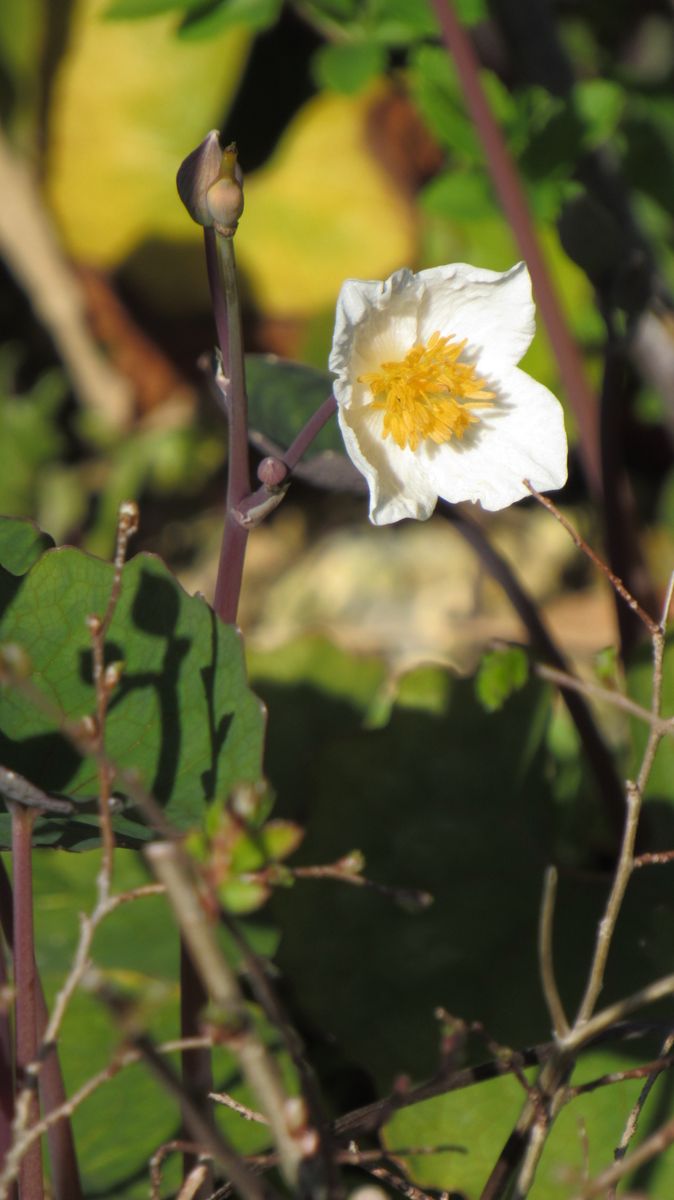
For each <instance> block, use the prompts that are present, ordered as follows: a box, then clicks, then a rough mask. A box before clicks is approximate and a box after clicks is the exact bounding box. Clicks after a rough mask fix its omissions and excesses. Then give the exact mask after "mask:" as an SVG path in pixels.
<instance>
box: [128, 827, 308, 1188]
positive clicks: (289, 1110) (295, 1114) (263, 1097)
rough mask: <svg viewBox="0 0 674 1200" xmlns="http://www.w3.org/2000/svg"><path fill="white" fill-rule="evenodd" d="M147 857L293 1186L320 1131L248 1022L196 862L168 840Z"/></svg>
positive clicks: (150, 848)
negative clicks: (203, 900) (290, 1092)
mask: <svg viewBox="0 0 674 1200" xmlns="http://www.w3.org/2000/svg"><path fill="white" fill-rule="evenodd" d="M145 856H146V858H147V860H148V862H149V864H150V866H151V867H152V869H153V871H154V872H155V873H156V875H157V877H158V878H159V880H160V881H161V883H163V884H164V886H165V887H166V891H167V894H168V898H169V901H170V903H171V906H172V908H173V912H174V915H175V917H176V920H177V922H178V926H179V929H180V932H181V936H182V937H183V939H184V941H185V944H186V946H187V947H188V949H189V953H190V957H191V958H192V960H193V962H194V965H195V967H196V969H197V971H198V973H199V976H200V977H201V980H202V982H203V984H204V988H205V990H206V992H207V993H208V995H209V996H210V997H211V1000H212V1002H213V1005H214V1012H215V1013H216V1014H217V1015H215V1016H214V1021H215V1023H216V1024H217V1026H218V1027H219V1036H221V1037H222V1040H223V1042H224V1043H225V1044H227V1045H228V1047H229V1048H230V1049H231V1050H232V1053H233V1054H234V1055H235V1057H236V1058H237V1059H238V1062H239V1065H240V1067H241V1070H242V1072H243V1075H244V1078H245V1079H246V1080H247V1082H248V1084H249V1086H250V1087H251V1089H252V1091H253V1093H254V1095H255V1096H256V1097H257V1100H258V1102H259V1104H260V1106H261V1108H262V1110H263V1112H264V1114H265V1116H266V1117H267V1119H268V1121H269V1125H270V1128H271V1132H272V1135H273V1138H274V1142H275V1144H276V1146H277V1147H278V1150H279V1155H280V1161H281V1168H282V1172H283V1175H284V1177H285V1178H286V1180H287V1181H288V1183H290V1184H291V1186H293V1187H297V1184H298V1179H299V1175H300V1172H301V1170H302V1169H303V1166H304V1164H305V1163H306V1162H307V1160H309V1159H313V1158H315V1157H316V1154H317V1151H318V1148H319V1138H318V1133H317V1132H316V1130H315V1129H313V1128H311V1127H310V1125H309V1124H308V1112H307V1108H306V1105H305V1104H304V1101H303V1100H302V1099H300V1098H291V1097H290V1096H289V1095H288V1093H287V1092H286V1090H285V1087H284V1084H283V1081H282V1079H281V1075H280V1072H279V1069H278V1067H277V1064H276V1062H275V1060H274V1059H273V1058H272V1056H271V1054H270V1053H269V1051H268V1050H267V1048H266V1046H265V1045H264V1043H263V1042H262V1039H261V1038H260V1036H259V1035H258V1033H257V1031H256V1030H255V1028H254V1027H253V1025H252V1022H251V1020H250V1016H249V1011H248V1006H247V1003H246V1000H245V997H244V995H243V992H242V991H241V988H240V987H239V982H238V980H237V977H236V974H235V973H234V971H233V970H232V968H231V967H230V965H229V963H228V962H227V960H226V958H225V957H224V955H223V954H222V952H221V950H220V947H219V945H218V943H217V940H216V937H215V931H214V928H213V926H212V924H211V923H210V922H209V919H208V917H207V915H206V912H205V910H204V908H203V906H202V904H201V900H200V896H199V884H198V879H197V876H196V873H195V868H194V864H193V863H192V862H191V861H190V860H189V859H188V858H187V856H186V855H185V854H184V852H183V851H182V850H181V848H180V847H179V846H177V845H176V844H175V843H172V842H154V843H152V844H151V845H149V846H148V847H147V848H146V850H145ZM217 1010H220V1011H219V1013H218V1012H217Z"/></svg>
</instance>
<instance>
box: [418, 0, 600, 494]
mask: <svg viewBox="0 0 674 1200" xmlns="http://www.w3.org/2000/svg"><path fill="white" fill-rule="evenodd" d="M432 3H433V7H434V9H435V12H436V15H437V18H438V21H439V23H440V30H441V33H442V38H443V40H444V42H445V45H446V47H447V50H448V52H449V54H451V56H452V58H453V59H454V64H455V66H456V73H457V75H458V77H459V82H460V84H461V87H462V89H463V94H464V98H465V101H466V105H467V108H468V111H469V112H470V115H471V117H472V120H473V124H474V126H475V129H476V131H477V133H478V136H479V138H480V141H481V142H482V148H483V150H484V154H485V158H486V160H487V166H488V168H489V172H490V174H491V177H492V181H493V183H494V187H495V188H496V192H497V194H498V196H499V199H500V201H501V204H502V206H503V211H504V213H505V215H506V217H507V219H508V221H509V222H510V226H511V228H512V231H513V234H514V236H515V239H516V241H517V244H518V246H519V249H520V253H521V254H522V257H523V258H524V259H525V261H526V264H527V266H528V268H529V271H530V273H531V279H532V283H533V287H534V293H535V296H536V301H537V303H538V306H539V309H540V312H541V316H542V318H543V322H544V324H545V327H546V330H547V333H548V337H549V339H550V345H551V346H552V350H553V353H554V355H555V358H556V359H557V365H558V368H559V373H560V376H561V379H562V384H563V386H564V388H565V389H566V392H567V395H568V398H569V404H570V405H571V408H572V409H573V413H574V416H575V418H576V422H577V425H578V434H579V439H580V453H581V458H582V462H583V466H584V469H585V475H586V478H587V481H588V485H589V487H590V490H591V492H592V493H593V495H594V496H595V498H596V499H601V497H602V494H603V485H602V471H601V456H600V450H599V419H598V411H597V403H596V399H595V396H594V394H593V392H592V389H591V388H590V385H589V383H588V381H587V378H586V375H585V370H584V367H583V362H582V359H581V356H580V353H579V350H578V347H577V345H576V343H575V341H574V339H573V338H572V336H571V334H570V332H569V329H568V326H567V323H566V318H565V316H564V313H563V311H562V307H561V304H560V302H559V297H558V295H557V292H556V289H555V287H554V284H553V282H552V279H551V278H550V272H549V270H548V266H547V263H546V261H545V258H544V256H543V252H542V250H541V247H540V244H539V241H538V238H537V236H536V231H535V229H534V224H533V221H532V219H531V213H530V211H529V205H528V203H527V199H526V195H525V192H524V189H523V187H522V184H521V181H520V178H519V175H518V173H517V170H516V167H515V164H514V163H513V160H512V158H511V155H510V153H509V151H508V148H507V146H506V143H505V139H504V137H503V134H502V132H501V129H500V128H499V126H498V125H497V123H496V121H495V120H494V117H493V114H492V111H491V109H490V107H489V102H488V100H487V97H486V94H485V91H484V88H483V87H482V83H481V81H480V74H479V66H478V61H477V57H476V55H475V51H474V50H473V46H472V43H471V41H470V38H469V37H468V35H467V34H466V32H465V30H464V29H463V28H462V26H461V24H460V22H459V21H458V19H457V16H456V13H455V12H454V6H453V4H452V3H451V0H432Z"/></svg>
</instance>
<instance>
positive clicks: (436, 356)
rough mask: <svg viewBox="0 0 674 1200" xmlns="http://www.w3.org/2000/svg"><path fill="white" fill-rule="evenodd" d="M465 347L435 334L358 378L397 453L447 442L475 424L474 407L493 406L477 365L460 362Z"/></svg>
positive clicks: (369, 406)
mask: <svg viewBox="0 0 674 1200" xmlns="http://www.w3.org/2000/svg"><path fill="white" fill-rule="evenodd" d="M465 344H466V342H465V340H464V341H463V342H455V341H453V339H452V338H451V337H441V336H440V334H439V333H434V334H432V335H431V337H430V338H429V339H428V342H427V343H426V344H425V345H423V344H422V345H419V346H413V347H412V349H411V350H409V351H408V352H407V354H406V355H405V357H404V358H403V359H402V360H401V361H400V362H384V363H382V364H381V366H380V368H379V370H378V371H371V372H369V373H368V374H367V375H359V376H358V382H359V383H364V384H366V385H367V386H368V387H369V389H370V391H371V392H372V395H373V397H374V399H373V400H371V401H370V403H369V404H368V408H374V409H378V410H379V411H381V412H383V414H384V421H383V427H382V437H384V438H387V437H392V438H393V441H394V442H396V444H397V445H398V446H400V448H401V450H404V448H405V446H409V447H410V449H412V450H416V448H417V446H418V445H419V442H420V441H422V440H423V439H424V438H430V439H431V441H433V442H437V443H438V444H440V443H442V442H449V441H451V439H452V438H453V437H457V438H459V439H460V438H462V437H463V435H464V433H465V432H466V429H467V428H468V426H469V425H472V424H473V422H474V421H477V420H478V417H477V416H476V415H475V413H474V412H473V409H476V408H491V407H492V401H493V399H494V392H489V391H487V390H486V389H485V387H484V384H485V380H484V379H480V378H479V377H478V376H477V374H476V372H475V367H473V366H471V365H470V364H469V363H463V362H459V361H458V359H459V355H460V354H461V352H462V350H463V348H464V346H465Z"/></svg>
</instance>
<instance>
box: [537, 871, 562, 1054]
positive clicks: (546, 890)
mask: <svg viewBox="0 0 674 1200" xmlns="http://www.w3.org/2000/svg"><path fill="white" fill-rule="evenodd" d="M556 895H557V870H556V868H555V867H548V869H547V871H546V872H545V876H544V882H543V899H542V901H541V915H540V920H539V923H538V961H539V964H540V971H541V986H542V988H543V995H544V997H545V1003H546V1004H547V1006H548V1012H549V1013H550V1017H551V1019H552V1028H553V1030H554V1032H555V1037H557V1038H563V1037H566V1035H567V1033H568V1032H569V1022H568V1019H567V1016H566V1013H565V1012H564V1005H563V1004H562V999H561V996H560V994H559V990H558V988H557V980H556V979H555V967H554V957H553V952H552V925H553V919H554V913H555V897H556Z"/></svg>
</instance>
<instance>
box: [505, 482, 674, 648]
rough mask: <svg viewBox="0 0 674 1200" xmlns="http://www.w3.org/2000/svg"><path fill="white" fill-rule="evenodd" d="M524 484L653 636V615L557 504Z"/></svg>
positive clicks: (657, 626)
mask: <svg viewBox="0 0 674 1200" xmlns="http://www.w3.org/2000/svg"><path fill="white" fill-rule="evenodd" d="M524 484H525V487H526V488H527V489H528V491H529V492H531V495H532V496H533V497H534V499H535V500H537V501H538V503H539V504H542V505H543V508H547V510H548V512H550V513H552V515H553V517H554V518H555V520H556V521H558V522H559V524H560V525H561V526H562V528H563V529H565V530H566V532H567V533H568V535H569V537H570V538H571V540H572V541H573V542H574V543H575V545H576V546H577V547H578V549H579V550H581V551H582V552H583V554H584V555H585V556H586V557H587V558H589V560H590V562H591V563H592V564H593V565H594V566H595V567H596V568H597V570H598V571H601V573H602V575H605V576H606V578H607V579H608V581H609V583H610V584H611V587H612V588H613V590H614V591H615V592H617V593H618V595H619V596H620V597H621V599H622V600H624V601H625V604H626V605H627V607H628V608H630V609H631V610H632V612H633V613H635V614H636V616H638V618H639V620H640V621H641V622H642V623H643V624H644V625H645V626H646V629H647V630H648V632H649V633H650V635H651V637H655V636H656V635H657V633H658V631H659V629H660V625H659V624H658V622H657V621H654V620H653V617H651V616H650V615H649V614H648V613H647V612H646V610H645V609H644V608H642V607H641V605H640V604H639V601H638V600H637V599H636V597H634V596H633V595H632V593H631V592H630V591H629V590H628V588H626V587H625V584H624V583H623V581H622V579H619V578H618V576H617V575H615V574H614V573H613V571H612V570H611V568H610V567H609V566H607V564H606V563H605V562H604V561H603V560H602V559H601V558H600V557H599V555H598V554H597V553H596V552H595V551H594V550H593V549H592V547H591V546H589V545H588V543H587V542H586V541H585V538H583V537H581V535H580V534H579V532H578V530H577V529H576V528H575V526H574V525H572V524H571V522H570V521H569V520H568V518H567V517H565V516H564V514H563V513H561V512H560V511H559V509H558V508H557V505H556V504H555V503H554V501H553V500H551V499H550V497H549V496H543V495H542V494H541V492H537V491H536V488H535V487H533V486H532V484H531V483H530V482H529V480H528V479H525V480H524Z"/></svg>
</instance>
